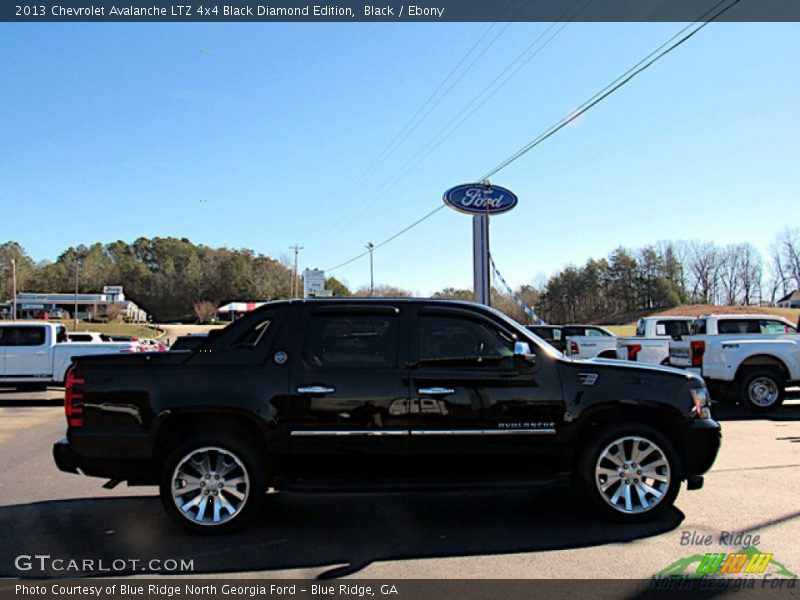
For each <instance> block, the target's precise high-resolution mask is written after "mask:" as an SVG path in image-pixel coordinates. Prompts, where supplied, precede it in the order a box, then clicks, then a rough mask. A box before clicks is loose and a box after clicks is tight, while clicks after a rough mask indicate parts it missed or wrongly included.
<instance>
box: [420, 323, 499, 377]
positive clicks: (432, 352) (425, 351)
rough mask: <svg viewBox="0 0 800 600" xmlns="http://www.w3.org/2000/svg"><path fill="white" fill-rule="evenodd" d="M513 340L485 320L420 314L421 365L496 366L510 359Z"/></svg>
mask: <svg viewBox="0 0 800 600" xmlns="http://www.w3.org/2000/svg"><path fill="white" fill-rule="evenodd" d="M513 356H514V340H513V339H511V338H510V337H507V336H506V334H504V333H502V332H500V331H498V330H497V329H495V328H494V327H491V326H489V325H488V324H486V323H482V322H480V321H476V320H472V319H464V318H460V317H446V316H438V315H437V316H433V315H420V318H419V360H420V364H421V365H423V366H430V365H450V366H470V367H474V366H487V367H496V366H498V365H499V364H501V363H503V362H510V361H513Z"/></svg>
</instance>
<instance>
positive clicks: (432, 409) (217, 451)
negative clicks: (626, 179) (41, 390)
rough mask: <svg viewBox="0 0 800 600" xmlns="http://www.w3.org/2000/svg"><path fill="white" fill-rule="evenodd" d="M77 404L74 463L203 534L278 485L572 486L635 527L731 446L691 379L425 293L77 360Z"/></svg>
mask: <svg viewBox="0 0 800 600" xmlns="http://www.w3.org/2000/svg"><path fill="white" fill-rule="evenodd" d="M65 410H66V416H67V421H68V429H67V437H66V439H63V440H61V441H59V442H58V443H56V444H55V446H54V448H53V454H54V457H55V461H56V464H57V465H58V467H59V468H60V469H61V470H62V471H68V472H73V473H74V472H77V471H78V470H79V469H80V471H81V472H82V473H83V474H86V475H90V476H96V477H104V478H108V479H109V480H110V481H109V482H108V483H107V484H106V485H107V486H109V487H111V486H113V485H115V484H116V483H119V482H120V481H127V482H128V484H129V485H153V484H158V485H160V490H161V498H162V502H163V505H164V508H165V509H166V511H167V513H169V515H170V516H171V517H173V518H174V520H175V521H176V522H178V523H179V524H181V525H183V526H185V527H187V528H189V529H193V530H195V531H205V532H210V531H225V530H228V529H231V528H233V527H236V526H239V525H242V524H243V523H244V522H245V521H246V520H247V519H248V518H249V517H251V516H252V515H253V513H255V512H257V510H258V505H259V502H260V501H261V499H262V498H263V497H264V495H265V491H266V490H267V489H268V488H274V489H276V490H308V491H311V490H340V491H341V490H365V489H366V490H387V489H404V490H407V489H416V488H425V489H430V488H445V489H454V488H464V487H472V488H474V487H478V488H487V487H490V486H498V487H509V486H522V485H534V486H535V485H557V484H565V483H567V484H569V483H572V484H574V485H575V489H576V490H578V491H576V493H579V494H581V495H582V496H583V497H585V499H586V500H587V501H588V502H590V503H591V504H592V505H593V506H594V507H595V508H596V509H598V510H599V511H600V512H601V513H603V514H604V515H606V516H609V517H612V518H616V519H619V520H623V521H640V520H644V519H649V518H653V517H655V516H656V515H658V514H659V513H661V512H662V511H664V510H666V509H667V508H668V507H669V506H671V505H672V503H673V502H674V500H675V497H676V495H677V493H678V489H679V487H680V484H681V481H684V480H685V481H687V482H688V488H689V489H696V488H699V487H700V486H701V485H702V483H703V477H702V475H703V473H705V472H706V471H707V470H708V469H709V468H710V467H711V465H712V463H713V462H714V459H715V457H716V455H717V451H718V449H719V445H720V427H719V425H718V423H717V422H716V421H714V420H713V419H712V418H711V414H710V408H709V403H708V394H707V392H706V388H705V386H704V383H703V380H702V379H700V378H699V377H697V376H696V375H693V374H691V373H687V372H684V371H678V370H675V369H670V368H665V367H650V366H642V365H637V364H628V363H621V362H618V361H610V360H602V359H595V360H591V361H576V360H571V359H567V358H565V357H564V356H563V355H562V354H561V353H559V352H558V351H557V350H555V349H554V348H552V347H550V346H549V345H548V344H546V343H544V342H543V341H542V340H541V339H539V338H538V337H536V336H535V335H533V334H531V333H530V332H528V331H526V330H525V328H524V327H522V326H521V325H519V324H518V323H516V322H515V321H513V320H511V319H509V318H508V317H506V316H504V315H503V314H502V313H500V312H498V311H496V310H493V309H491V308H487V307H484V306H481V305H477V304H472V303H468V302H454V301H437V300H422V299H380V300H377V299H362V300H355V299H353V300H351V299H341V300H309V301H300V300H298V301H290V302H289V301H283V302H273V303H270V304H267V305H265V306H264V307H262V308H260V309H258V310H256V311H253V312H252V313H249V314H248V315H247V316H246V317H244V318H242V319H240V320H238V321H236V322H235V323H233V324H231V325H229V326H228V327H226V328H225V329H224V330H222V331H219V332H216V333H215V334H214V335H212V336H209V337H208V339H206V340H205V341H204V342H203V343H202V344H201V345H200V346H198V347H197V348H194V349H193V350H191V351H179V352H163V353H137V354H126V355H115V356H81V357H78V358H77V359H76V361H75V364H74V367H73V369H72V370H71V371H70V372H69V376H68V380H67V390H66V398H65Z"/></svg>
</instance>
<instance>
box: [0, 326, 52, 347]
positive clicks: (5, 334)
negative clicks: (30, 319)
mask: <svg viewBox="0 0 800 600" xmlns="http://www.w3.org/2000/svg"><path fill="white" fill-rule="evenodd" d="M44 338H45V334H44V327H3V328H0V346H41V345H42V344H44Z"/></svg>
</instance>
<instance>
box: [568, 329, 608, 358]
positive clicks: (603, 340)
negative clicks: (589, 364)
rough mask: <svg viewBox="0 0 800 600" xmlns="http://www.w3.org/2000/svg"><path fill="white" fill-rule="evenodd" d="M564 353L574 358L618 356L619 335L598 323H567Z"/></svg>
mask: <svg viewBox="0 0 800 600" xmlns="http://www.w3.org/2000/svg"><path fill="white" fill-rule="evenodd" d="M561 335H562V336H563V338H564V340H565V342H564V353H565V354H566V355H567V356H571V357H572V358H595V357H599V358H617V336H615V335H614V334H613V333H611V332H610V331H609V330H608V329H605V328H603V327H599V326H597V325H565V326H564V328H563V329H562V334H561Z"/></svg>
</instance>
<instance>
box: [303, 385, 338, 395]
mask: <svg viewBox="0 0 800 600" xmlns="http://www.w3.org/2000/svg"><path fill="white" fill-rule="evenodd" d="M335 391H336V388H332V387H326V386H324V385H308V386H304V387H299V388H297V393H298V394H332V393H333V392H335Z"/></svg>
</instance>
